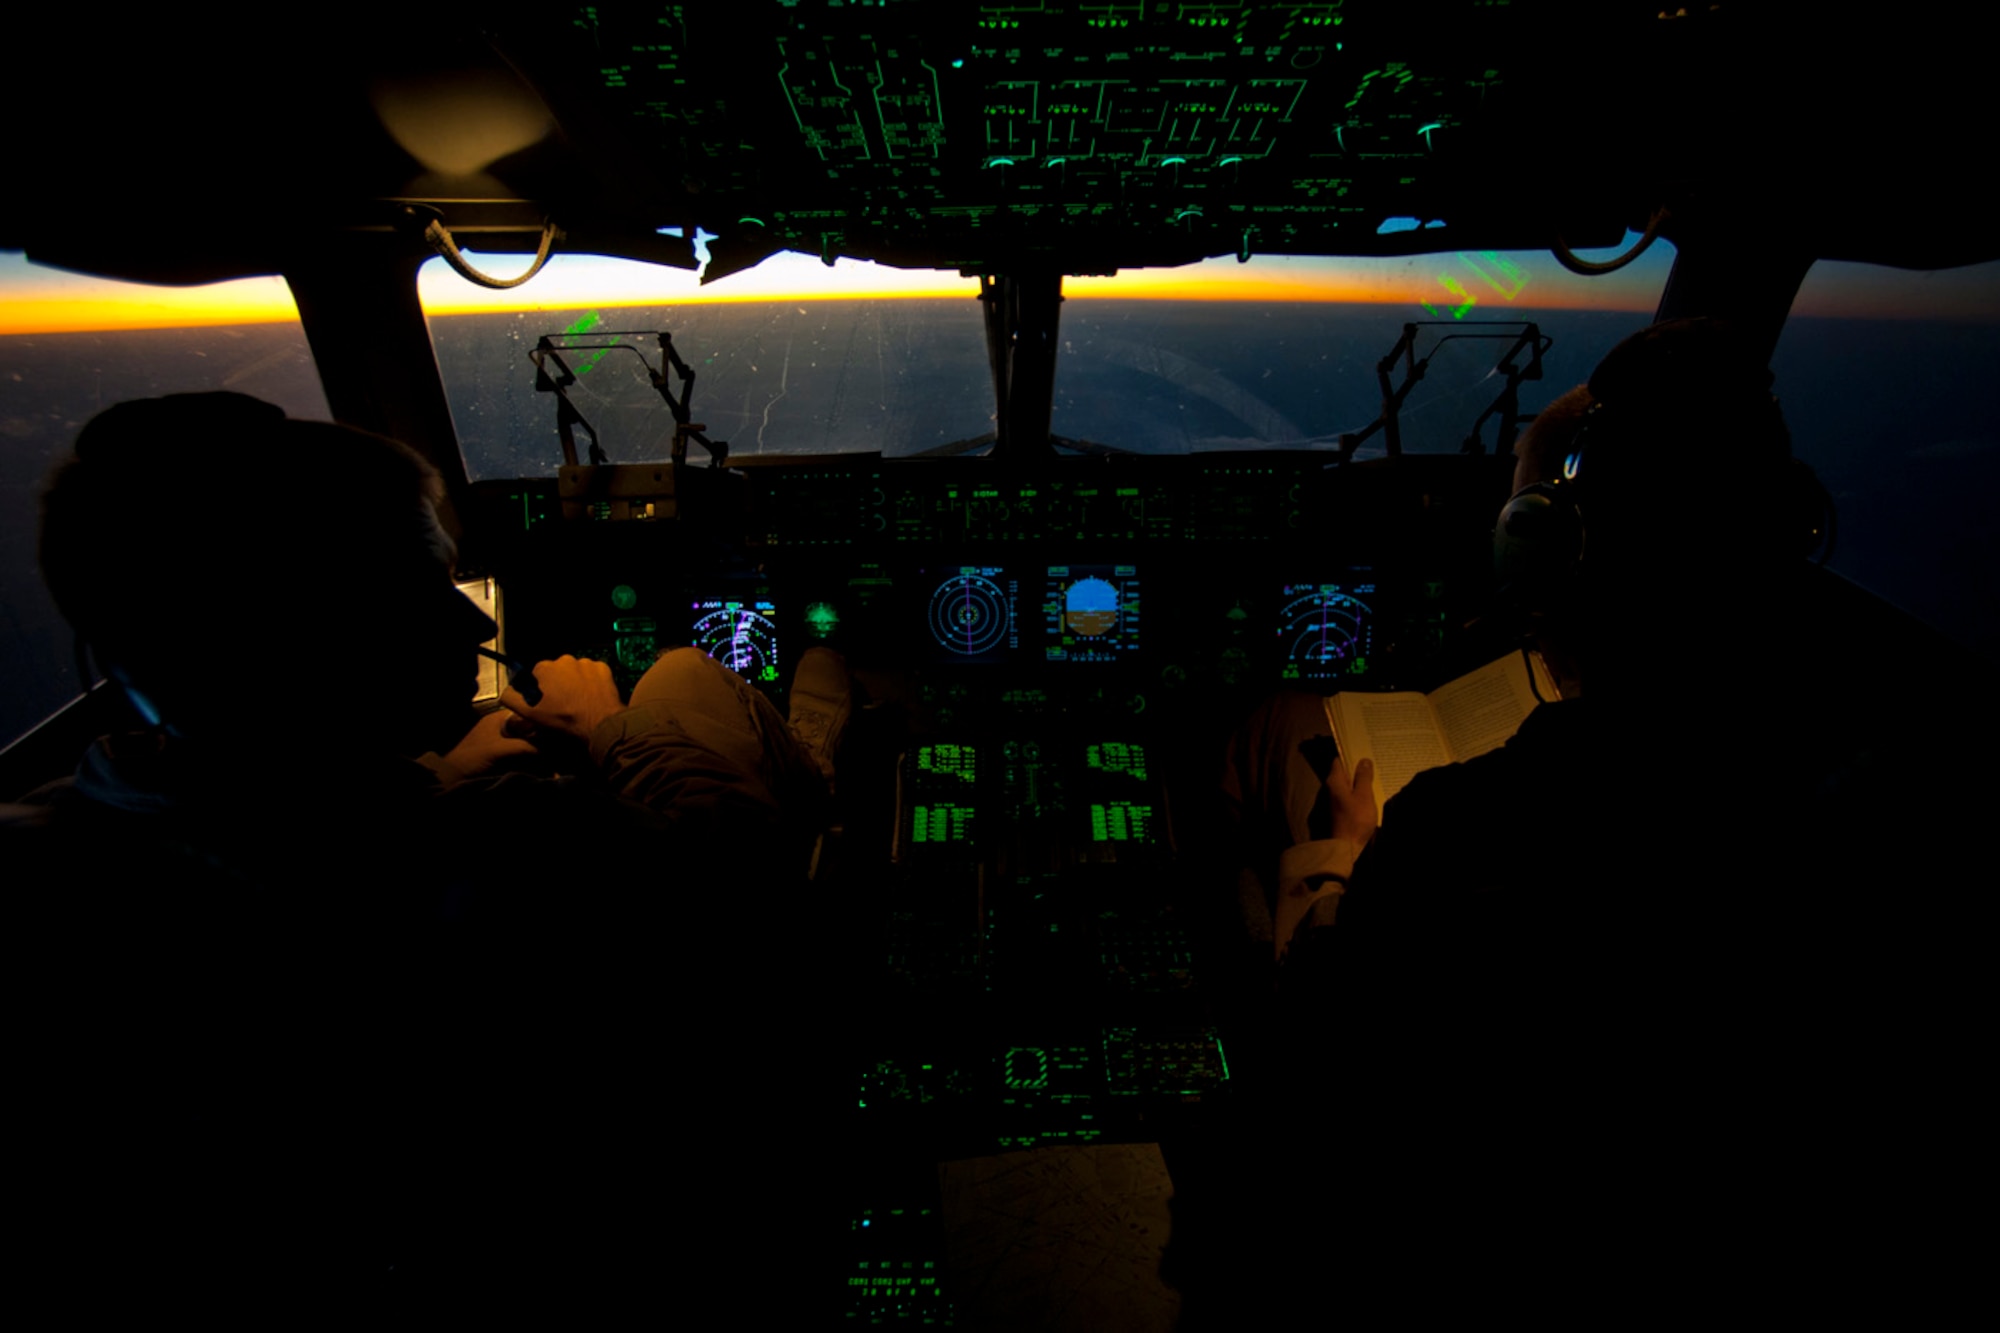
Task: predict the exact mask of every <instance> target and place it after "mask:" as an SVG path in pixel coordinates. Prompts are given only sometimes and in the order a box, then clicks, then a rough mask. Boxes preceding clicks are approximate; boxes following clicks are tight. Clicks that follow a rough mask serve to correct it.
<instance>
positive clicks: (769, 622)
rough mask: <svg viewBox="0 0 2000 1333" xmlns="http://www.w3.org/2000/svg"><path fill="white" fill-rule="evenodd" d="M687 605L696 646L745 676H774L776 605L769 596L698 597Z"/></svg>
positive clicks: (767, 681) (762, 679) (764, 678)
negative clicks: (691, 617)
mask: <svg viewBox="0 0 2000 1333" xmlns="http://www.w3.org/2000/svg"><path fill="white" fill-rule="evenodd" d="M689 609H690V610H691V611H692V612H693V613H694V625H693V627H692V637H693V639H694V643H695V646H696V647H697V648H699V649H701V650H702V651H703V652H705V653H707V654H708V655H709V656H710V657H713V658H714V659H715V660H716V661H718V662H720V663H722V665H724V666H726V667H728V668H729V669H730V670H731V671H734V672H735V673H736V674H737V675H739V676H741V677H743V679H745V680H749V681H757V682H760V683H762V684H770V683H771V682H773V681H775V680H777V678H778V631H777V607H776V605H775V604H774V603H773V602H772V601H771V600H770V599H769V598H765V597H700V598H696V599H695V600H694V602H693V603H691V605H690V607H689Z"/></svg>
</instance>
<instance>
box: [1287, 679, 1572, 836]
mask: <svg viewBox="0 0 2000 1333" xmlns="http://www.w3.org/2000/svg"><path fill="white" fill-rule="evenodd" d="M1529 664H1532V669H1533V671H1534V673H1535V678H1534V683H1533V687H1532V688H1531V687H1530V684H1529V681H1528V671H1529V670H1530V666H1529ZM1536 690H1539V691H1541V697H1542V698H1544V699H1555V698H1559V697H1560V696H1559V695H1558V693H1557V691H1556V684H1555V681H1554V680H1553V679H1551V678H1550V676H1549V671H1548V668H1547V667H1546V666H1544V665H1543V664H1542V659H1541V655H1540V654H1539V653H1529V654H1526V655H1525V658H1524V655H1523V654H1521V653H1509V654H1507V656H1505V657H1503V658H1501V659H1500V660H1499V661H1497V662H1488V663H1487V664H1486V665H1485V666H1483V667H1481V668H1479V669H1478V670H1477V671H1472V672H1468V673H1467V674H1465V675H1463V676H1460V677H1459V678H1458V679H1457V680H1454V681H1452V682H1451V683H1450V684H1447V685H1440V686H1438V687H1437V688H1436V689H1434V690H1432V691H1431V692H1430V693H1429V694H1419V693H1417V692H1416V691H1414V690H1392V691H1389V692H1388V693H1384V694H1369V693H1365V692H1362V691H1357V690H1342V691H1341V692H1340V693H1339V694H1332V695H1328V696H1327V698H1326V700H1325V704H1326V720H1327V723H1328V725H1330V726H1331V727H1332V728H1333V739H1334V743H1335V744H1337V745H1339V746H1340V757H1341V758H1342V760H1344V761H1345V762H1346V764H1347V769H1348V772H1350V773H1352V772H1353V771H1354V765H1355V764H1357V763H1359V762H1360V761H1361V760H1363V759H1373V760H1374V761H1375V804H1376V814H1377V815H1378V816H1379V815H1380V814H1381V807H1382V806H1383V805H1384V804H1386V803H1387V802H1388V800H1389V798H1390V797H1391V796H1394V795H1395V794H1396V793H1397V792H1399V791H1401V790H1402V789H1403V784H1404V783H1406V782H1408V781H1409V780H1410V779H1411V778H1413V777H1415V776H1416V775H1417V774H1419V773H1421V772H1423V771H1424V770H1425V769H1427V768H1436V767H1437V766H1438V765H1439V764H1450V763H1456V762H1458V761H1460V760H1465V759H1470V758H1472V757H1473V756H1474V755H1480V754H1485V753H1486V752H1487V751H1488V750H1497V749H1499V748H1500V747H1501V746H1502V745H1505V744H1506V743H1507V738H1508V737H1510V736H1512V735H1513V734H1514V733H1515V732H1516V731H1518V730H1519V729H1520V726H1521V722H1522V720H1523V719H1525V718H1526V717H1527V716H1528V714H1529V713H1531V712H1533V711H1534V708H1535V691H1536Z"/></svg>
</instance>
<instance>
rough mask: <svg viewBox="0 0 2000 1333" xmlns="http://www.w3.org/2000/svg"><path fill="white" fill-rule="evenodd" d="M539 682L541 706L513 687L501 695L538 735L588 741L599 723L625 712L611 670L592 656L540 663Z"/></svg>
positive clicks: (564, 658)
mask: <svg viewBox="0 0 2000 1333" xmlns="http://www.w3.org/2000/svg"><path fill="white" fill-rule="evenodd" d="M535 683H536V684H537V685H539V686H540V687H541V691H542V700H541V702H540V703H538V704H534V705H532V706H530V705H529V703H528V701H527V700H526V699H524V698H522V697H521V694H520V691H518V690H515V689H513V688H512V687H509V688H508V689H507V691H506V692H505V693H503V694H502V695H501V696H500V702H501V703H502V704H503V705H505V706H506V707H507V708H509V709H511V710H512V711H513V712H514V713H516V714H518V715H519V716H520V717H522V718H524V719H526V721H527V722H528V723H530V724H532V726H533V729H534V730H535V731H536V732H543V731H551V732H562V733H565V734H567V735H570V736H574V737H576V738H577V739H578V740H580V741H585V742H588V741H589V740H590V733H591V732H593V731H595V730H597V724H598V723H600V722H602V721H604V719H605V718H607V717H610V716H611V715H612V714H613V713H619V712H623V711H624V709H625V701H624V700H623V699H621V698H619V697H618V686H617V684H616V683H615V682H614V681H613V680H612V679H611V668H610V667H608V666H606V665H605V664H604V663H602V662H599V661H595V660H593V659H591V658H588V657H571V656H569V655H568V654H567V653H565V654H564V655H563V656H561V657H558V658H557V659H556V660H555V661H553V662H537V663H535Z"/></svg>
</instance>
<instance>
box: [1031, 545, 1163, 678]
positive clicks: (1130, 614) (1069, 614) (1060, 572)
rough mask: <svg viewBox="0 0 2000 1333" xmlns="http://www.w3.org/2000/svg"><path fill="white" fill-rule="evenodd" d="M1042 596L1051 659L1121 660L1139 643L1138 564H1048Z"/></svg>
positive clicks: (1046, 647)
mask: <svg viewBox="0 0 2000 1333" xmlns="http://www.w3.org/2000/svg"><path fill="white" fill-rule="evenodd" d="M1048 569H1049V574H1048V585H1047V590H1046V591H1045V593H1044V594H1043V598H1042V622H1043V632H1044V641H1043V652H1044V654H1045V656H1046V657H1047V658H1048V660H1049V661H1051V662H1117V661H1121V660H1123V659H1125V658H1127V657H1129V656H1130V655H1131V654H1133V653H1135V652H1137V651H1138V648H1139V570H1138V567H1137V566H1135V565H1050V566H1049V567H1048Z"/></svg>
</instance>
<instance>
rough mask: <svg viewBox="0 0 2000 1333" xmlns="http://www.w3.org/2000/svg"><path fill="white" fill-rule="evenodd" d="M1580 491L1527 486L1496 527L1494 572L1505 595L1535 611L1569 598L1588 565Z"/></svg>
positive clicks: (1502, 512) (1504, 509)
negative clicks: (1578, 499)
mask: <svg viewBox="0 0 2000 1333" xmlns="http://www.w3.org/2000/svg"><path fill="white" fill-rule="evenodd" d="M1574 489H1575V488H1574V487H1569V486H1564V485H1561V484H1560V483H1546V482H1537V483H1536V484H1535V485H1532V486H1527V487H1524V488H1522V490H1521V491H1520V492H1518V493H1517V494H1516V495H1515V496H1514V498H1513V499H1511V500H1509V501H1508V502H1507V503H1506V505H1505V506H1504V507H1502V509H1501V510H1500V517H1499V519H1498V520H1497V521H1496V522H1495V523H1494V525H1493V572H1494V574H1495V576H1496V577H1497V579H1498V581H1499V585H1500V587H1501V589H1502V591H1503V592H1505V593H1506V594H1507V595H1508V596H1510V597H1512V598H1513V599H1514V600H1516V601H1518V602H1520V603H1522V604H1524V605H1527V606H1530V607H1538V608H1541V607H1548V606H1550V605H1553V604H1554V603H1555V602H1557V601H1559V600H1561V599H1562V598H1563V597H1565V596H1566V595H1567V593H1568V591H1569V589H1570V587H1571V586H1572V585H1573V584H1574V583H1575V582H1576V575H1577V570H1578V568H1579V567H1580V566H1581V565H1582V563H1583V552H1584V528H1583V515H1582V513H1581V512H1580V511H1579V510H1578V508H1577V506H1576V504H1575V503H1574V502H1573V499H1572V496H1571V495H1570V494H1569V492H1571V491H1573V490H1574Z"/></svg>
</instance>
